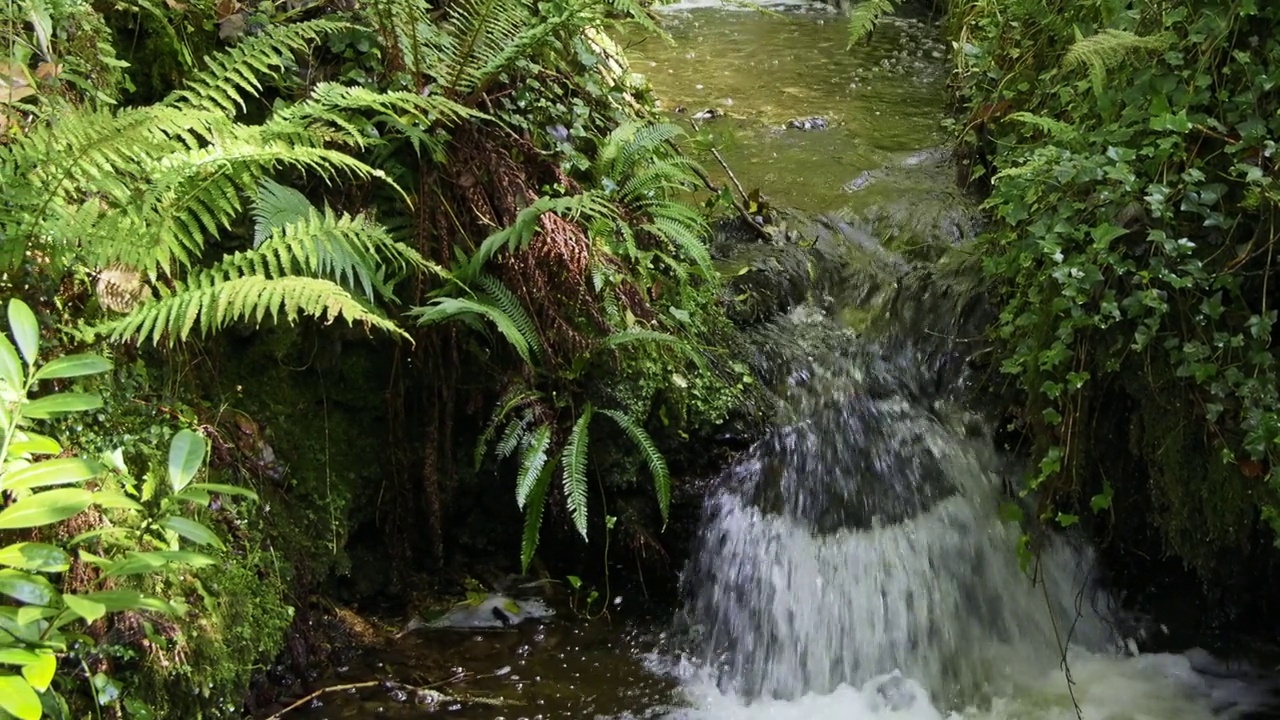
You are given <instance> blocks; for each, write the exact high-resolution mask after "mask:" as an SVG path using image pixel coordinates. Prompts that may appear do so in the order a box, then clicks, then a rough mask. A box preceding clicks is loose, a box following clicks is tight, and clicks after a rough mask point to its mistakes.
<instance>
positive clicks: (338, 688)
mask: <svg viewBox="0 0 1280 720" xmlns="http://www.w3.org/2000/svg"><path fill="white" fill-rule="evenodd" d="M381 684H382V681H381V680H369V681H368V682H358V683H348V684H346V685H332V686H330V687H324V688H320V689H319V690H316V691H315V692H313V693H311V694H310V695H307V696H305V697H303V698H302V699H301V700H298V701H297V702H295V703H294V704H292V705H290V706H289V707H287V708H285V709H283V710H281V711H280V712H278V713H276V714H274V715H272V716H270V717H268V718H266V719H265V720H280V718H282V717H284V715H285V713H288V712H291V711H293V710H297V709H298V708H300V707H302V706H303V705H306V704H307V703H309V702H311V701H312V700H315V699H316V698H318V697H320V696H321V695H324V694H326V693H334V692H346V691H347V690H359V689H361V688H370V687H378V686H379V685H381Z"/></svg>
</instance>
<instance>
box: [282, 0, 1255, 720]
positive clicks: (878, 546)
mask: <svg viewBox="0 0 1280 720" xmlns="http://www.w3.org/2000/svg"><path fill="white" fill-rule="evenodd" d="M712 5H715V3H714V2H713V0H682V2H681V3H679V4H677V5H675V6H673V7H671V8H668V9H667V11H666V12H667V13H668V18H669V27H670V29H671V32H672V35H673V36H674V37H675V39H676V44H675V45H674V46H668V45H664V44H662V43H659V42H655V41H644V42H640V43H638V44H632V45H631V46H630V47H629V54H630V56H631V59H632V63H633V69H635V70H637V71H640V72H644V73H645V74H647V75H648V76H649V78H650V79H651V82H652V84H653V86H654V89H655V91H656V92H657V94H658V96H659V97H660V98H661V100H662V102H663V104H664V106H665V107H666V108H667V109H668V110H669V111H671V117H672V118H673V119H675V120H677V121H679V122H682V123H686V126H687V121H688V118H689V116H690V114H692V113H695V112H699V111H701V110H704V109H707V108H718V109H720V110H722V111H724V113H725V115H724V116H723V117H719V118H717V119H714V120H709V121H706V122H704V123H702V126H703V129H704V131H706V132H707V133H709V134H710V136H711V138H712V139H713V140H714V141H715V143H716V144H717V146H718V147H720V148H721V151H722V154H723V157H724V158H725V160H726V162H727V163H728V165H729V166H730V168H732V170H733V172H734V174H735V175H736V176H737V177H738V179H739V180H740V181H741V182H742V183H743V184H744V185H745V186H746V188H747V189H753V188H761V189H762V190H763V191H764V192H765V193H766V195H768V196H769V197H770V199H771V200H772V201H773V202H774V203H775V204H776V205H779V206H787V207H796V208H801V209H808V210H814V211H829V210H837V209H845V210H850V209H851V210H855V211H866V210H868V209H869V208H873V207H880V208H886V207H889V208H893V207H896V208H899V209H900V210H899V211H898V216H899V218H898V219H899V220H900V221H908V222H909V221H910V220H911V219H912V216H913V215H917V216H918V215H921V214H928V213H925V212H924V211H923V210H922V209H921V208H923V207H925V206H926V205H927V204H929V203H932V204H935V205H940V206H943V207H946V208H952V207H955V203H954V202H952V201H950V200H948V198H947V193H948V192H949V190H948V189H947V170H946V168H945V166H939V167H938V168H937V169H936V171H930V172H927V173H925V181H924V182H919V178H920V176H919V175H918V174H916V175H911V174H909V173H908V174H900V173H896V171H895V170H894V169H895V168H902V167H903V166H904V165H905V166H914V165H916V164H917V163H915V162H914V160H913V158H914V157H916V155H915V153H917V152H918V151H919V150H921V149H924V148H931V147H936V146H939V145H942V144H945V142H946V140H947V135H946V133H945V132H944V131H943V129H942V120H943V119H944V117H945V113H944V99H945V79H946V73H947V68H946V65H945V60H944V59H943V58H942V56H943V55H944V54H945V52H946V51H945V48H944V46H943V45H942V43H941V40H940V38H939V37H938V35H937V33H936V31H935V30H934V29H932V28H931V27H930V26H929V25H928V24H927V23H924V22H905V23H890V24H887V25H886V26H885V27H884V28H883V29H882V31H880V32H878V33H877V34H876V36H875V37H874V38H873V40H872V42H871V43H870V44H869V45H868V46H867V47H861V48H858V49H856V50H855V51H853V52H845V28H844V26H843V23H842V22H841V21H840V19H839V18H838V17H836V16H834V15H832V14H830V13H825V12H818V11H815V10H813V8H812V7H810V8H809V10H810V11H809V12H800V13H788V14H783V15H776V14H761V13H758V12H754V11H751V10H743V9H741V8H725V7H722V6H721V7H710V6H712ZM778 6H786V7H793V8H794V7H797V5H796V4H795V3H788V2H785V1H780V2H779V3H778ZM676 107H683V108H684V109H685V110H686V112H684V113H676V112H674V109H675V108H676ZM811 116H822V117H824V118H826V119H827V120H828V121H829V123H830V127H829V128H828V129H826V130H821V131H812V132H803V131H798V130H786V129H783V127H782V126H783V125H784V124H785V122H786V121H787V120H788V119H791V118H797V117H800V118H803V117H811ZM701 159H702V161H703V162H704V165H705V166H706V167H707V168H708V170H710V171H711V172H712V173H713V174H714V175H716V176H717V177H719V178H720V179H721V180H723V179H724V171H723V170H722V169H720V168H719V167H718V165H717V163H716V161H715V160H714V158H712V157H711V156H710V155H709V154H705V153H704V154H703V155H701ZM868 172H870V173H874V174H875V175H874V178H875V180H876V181H875V182H871V183H869V184H866V186H865V187H863V188H861V189H858V190H856V191H853V192H850V191H847V190H845V189H844V188H843V186H844V185H846V184H847V183H849V182H850V181H851V180H853V179H855V178H857V177H859V176H860V175H861V174H862V173H868ZM903 209H905V210H903ZM932 222H933V221H932V220H931V221H930V223H932ZM934 224H935V225H936V223H934ZM807 312H809V313H817V312H818V311H816V310H814V309H808V310H807ZM832 320H833V321H836V322H838V321H839V318H833V319H832ZM795 355H796V354H791V355H789V357H793V356H795ZM799 355H801V356H803V353H800V354H799ZM781 370H782V372H780V374H779V377H789V378H790V381H789V382H788V383H784V384H783V387H781V388H780V392H779V396H780V406H779V430H778V431H777V432H776V433H774V434H773V435H771V436H770V437H768V438H766V439H765V440H764V441H762V442H761V443H760V444H759V445H758V446H757V447H756V448H755V449H754V450H753V451H751V452H750V453H748V454H746V456H744V457H743V458H742V460H741V461H740V462H739V463H738V464H737V465H736V466H735V467H733V468H731V469H730V470H729V471H728V472H727V474H726V476H725V477H724V478H723V479H722V481H721V483H720V485H719V488H720V489H719V490H718V491H717V492H716V493H714V494H713V495H712V496H711V497H710V498H709V499H708V501H707V502H708V504H707V509H706V519H705V520H704V527H703V531H702V533H703V534H702V542H701V544H700V546H699V548H698V550H697V554H696V555H695V557H694V558H693V559H692V561H691V563H690V566H689V569H688V571H687V573H686V581H687V594H688V598H689V600H688V604H687V606H686V607H685V608H684V609H683V611H682V612H681V620H680V622H678V623H677V624H676V626H677V627H676V629H675V630H672V629H671V627H670V626H669V625H668V624H667V623H666V622H665V621H663V622H657V623H643V624H640V625H627V626H621V625H614V624H610V623H609V622H606V621H594V622H584V621H579V620H576V619H574V618H573V617H572V615H571V613H567V612H564V611H563V610H564V609H563V608H562V612H561V615H560V616H558V618H557V619H556V620H555V621H553V622H552V623H550V624H549V625H546V626H532V625H528V626H521V627H519V628H516V629H514V630H511V631H505V632H485V633H477V632H471V633H468V632H455V631H419V632H415V633H412V634H409V635H407V636H405V637H403V638H401V639H398V640H396V641H395V642H393V643H391V644H390V645H388V646H387V647H386V648H385V649H383V650H381V651H379V652H377V653H373V654H370V655H369V656H368V657H366V658H364V660H363V661H362V663H361V664H359V665H358V666H353V667H350V668H330V669H329V674H328V675H327V676H326V677H324V678H321V679H320V680H319V681H318V683H317V686H326V685H327V686H333V685H340V684H345V683H353V682H358V681H368V680H370V679H390V680H394V681H395V682H398V683H404V684H408V685H416V686H422V685H428V684H436V683H440V682H441V681H443V680H445V679H448V678H455V679H454V680H451V681H449V682H446V683H443V684H439V685H437V689H439V690H442V691H444V692H446V693H450V694H451V695H454V696H455V697H456V698H457V699H455V700H448V701H445V702H442V703H438V704H431V705H422V704H417V703H415V702H414V701H413V698H412V697H406V696H405V695H403V694H401V693H398V692H396V690H395V688H392V687H361V688H356V689H353V690H351V691H341V692H335V693H330V694H325V695H323V696H322V697H321V698H320V701H319V702H318V703H316V704H314V705H313V706H311V707H307V708H301V709H299V710H296V711H294V712H293V713H291V716H297V717H301V718H311V719H312V720H320V719H322V718H324V719H327V720H336V719H337V718H366V717H368V718H375V717H376V718H419V717H437V716H443V717H458V718H469V719H472V720H516V719H517V718H522V719H527V720H532V719H534V718H538V719H541V720H552V719H563V720H584V719H594V718H604V719H617V720H640V719H642V718H644V719H647V720H660V719H661V720H872V719H876V720H880V719H883V720H889V719H901V720H942V719H943V718H947V719H949V720H950V719H952V718H966V719H971V720H1072V719H1074V718H1078V717H1079V718H1085V719H1087V720H1213V719H1215V718H1224V719H1225V718H1239V717H1245V716H1249V717H1262V716H1265V715H1260V714H1258V713H1259V712H1262V711H1260V710H1259V709H1260V708H1264V707H1266V706H1268V705H1269V704H1270V702H1271V701H1270V700H1269V695H1270V693H1269V690H1268V682H1267V681H1266V680H1263V679H1260V678H1259V677H1258V676H1257V675H1256V674H1253V673H1252V672H1251V671H1248V670H1246V669H1242V668H1226V667H1224V666H1223V665H1222V664H1220V663H1218V662H1217V661H1215V660H1214V659H1213V658H1211V657H1209V656H1207V655H1206V654H1204V653H1198V652H1192V653H1187V654H1180V655H1173V654H1148V655H1143V654H1134V653H1132V652H1131V651H1130V650H1129V649H1128V648H1131V647H1132V646H1128V647H1127V646H1126V640H1127V639H1126V638H1124V637H1121V636H1119V635H1117V634H1116V633H1115V632H1114V631H1113V630H1112V624H1111V623H1110V620H1111V618H1110V612H1111V611H1110V606H1111V602H1110V599H1109V598H1108V597H1107V595H1106V594H1105V592H1103V591H1102V590H1101V589H1099V588H1096V587H1093V586H1092V584H1091V583H1090V575H1091V571H1092V569H1093V568H1092V558H1091V556H1090V553H1089V552H1088V549H1087V548H1085V547H1080V546H1078V545H1073V544H1072V543H1070V542H1067V541H1063V540H1059V541H1054V542H1053V543H1051V545H1050V547H1049V549H1048V550H1046V552H1045V553H1044V554H1043V556H1042V558H1043V560H1042V563H1041V565H1040V566H1039V567H1038V568H1037V572H1036V575H1037V577H1038V578H1039V580H1040V582H1039V583H1032V582H1031V581H1030V579H1029V578H1028V576H1027V574H1026V573H1024V571H1023V570H1022V568H1020V567H1019V565H1018V562H1017V559H1016V554H1015V551H1014V547H1015V543H1016V540H1017V536H1018V534H1019V531H1018V529H1017V528H1016V527H1013V526H1011V525H1008V524H1002V523H1001V522H1000V521H999V519H998V512H997V504H998V502H999V498H1000V495H1001V492H1000V487H1001V482H1002V475H1001V473H1002V469H1003V465H1002V462H1001V458H999V457H998V456H997V455H996V453H995V452H994V450H993V449H992V446H991V442H990V440H989V437H988V435H987V432H986V430H985V429H984V428H983V427H982V426H981V423H977V422H975V421H974V419H973V418H972V417H969V416H968V415H967V414H966V413H965V412H964V410H963V408H962V407H960V406H959V405H958V404H957V403H955V402H953V401H952V400H951V399H950V397H949V394H948V392H947V387H946V386H945V384H943V385H939V383H938V382H937V379H936V378H933V377H932V376H931V373H932V370H930V364H929V363H928V362H924V361H923V360H922V358H921V356H920V355H918V354H916V353H915V351H913V350H912V349H911V348H909V347H906V346H901V345H895V344H893V343H889V344H886V345H883V346H878V347H877V346H867V347H863V348H852V349H850V351H849V352H846V353H836V354H835V355H828V356H826V357H819V358H812V362H811V363H810V364H809V365H806V366H803V367H788V368H783V369H781ZM961 380H963V378H962V379H961ZM623 600H624V602H623V612H625V606H626V599H625V598H624V599H623ZM618 614H621V613H618ZM1064 647H1065V650H1064ZM469 698H470V699H474V698H488V699H501V700H504V701H505V702H506V703H507V704H505V705H501V706H492V705H486V704H480V703H476V702H471V701H469V700H468V699H469ZM1251 713H1253V714H1251Z"/></svg>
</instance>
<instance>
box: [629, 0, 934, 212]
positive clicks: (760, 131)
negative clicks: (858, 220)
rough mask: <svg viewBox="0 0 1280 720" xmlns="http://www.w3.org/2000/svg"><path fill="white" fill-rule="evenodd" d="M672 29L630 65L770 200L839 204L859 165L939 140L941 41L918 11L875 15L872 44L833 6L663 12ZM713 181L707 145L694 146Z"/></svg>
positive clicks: (823, 206) (900, 156)
mask: <svg viewBox="0 0 1280 720" xmlns="http://www.w3.org/2000/svg"><path fill="white" fill-rule="evenodd" d="M665 17H666V20H667V22H666V26H667V28H668V30H669V31H670V32H671V35H672V37H673V38H674V39H675V44H674V45H669V44H667V43H664V42H662V41H661V40H656V39H646V40H643V41H641V42H636V43H631V44H630V45H629V49H628V53H627V54H628V57H629V58H630V59H631V63H632V69H633V70H635V71H636V72H639V73H643V74H644V75H645V76H646V77H648V79H649V81H650V83H651V84H652V85H653V88H654V90H655V92H656V94H657V96H658V98H659V100H660V101H661V103H662V105H663V107H664V109H666V110H667V111H673V110H675V109H676V108H677V107H680V108H684V109H685V110H686V112H685V113H683V114H676V113H674V112H670V117H671V118H672V119H674V120H677V121H678V122H680V123H681V124H682V125H683V126H684V128H685V129H686V130H690V129H691V128H690V125H689V122H688V120H689V118H690V116H691V115H692V114H694V113H697V112H700V111H702V110H706V109H717V110H721V111H723V112H724V113H725V115H724V116H723V117H720V118H717V119H715V120H709V121H706V122H703V123H701V125H702V127H703V130H705V131H707V132H709V133H711V134H712V136H713V137H714V139H715V144H716V145H717V146H718V147H720V149H721V153H722V155H723V156H724V158H725V160H726V161H727V162H728V164H729V166H730V168H731V169H732V170H733V172H734V174H735V175H736V176H737V177H738V179H739V180H741V182H742V184H743V185H744V186H745V187H746V189H747V190H751V189H753V188H759V189H761V190H762V191H763V192H764V193H765V194H766V195H767V196H769V198H770V199H771V200H772V201H773V202H774V204H775V205H779V206H786V207H796V208H801V209H808V210H829V209H834V208H838V207H841V206H843V205H845V204H846V203H848V202H849V201H850V200H851V199H855V197H856V196H851V195H850V194H849V193H847V192H845V191H844V190H842V189H841V188H842V186H844V185H845V184H847V183H849V182H850V181H851V180H853V179H854V178H855V177H857V176H858V175H859V174H860V173H862V172H865V171H872V170H876V169H878V168H881V167H883V166H886V165H896V164H898V163H900V162H902V161H903V160H905V159H907V158H908V157H909V156H910V155H911V153H913V152H914V151H917V150H919V149H920V148H924V147H930V146H935V145H939V144H943V143H945V142H946V140H947V138H948V135H947V133H946V132H945V131H944V130H943V128H942V125H941V123H942V121H943V119H944V118H945V108H944V104H943V100H944V98H945V97H946V93H945V81H946V77H947V66H946V59H945V56H946V47H945V45H944V44H943V42H942V40H941V37H940V36H939V34H938V32H937V30H936V28H933V27H931V26H929V25H926V24H925V23H923V22H919V21H895V22H886V23H884V24H882V26H881V29H880V30H878V31H877V32H876V34H875V35H874V36H873V38H872V40H871V42H870V43H868V44H866V45H863V46H859V47H856V48H854V49H853V50H846V45H847V39H848V38H847V32H848V31H847V28H846V26H845V24H844V21H843V19H842V18H840V17H838V16H835V15H832V14H830V13H818V12H811V13H794V14H786V15H781V16H778V15H764V14H760V13H757V12H751V11H743V10H693V11H685V12H669V13H667V14H666V15H665ZM808 117H822V118H825V119H826V120H827V121H828V124H829V127H828V128H827V129H825V130H812V131H803V130H795V129H785V128H784V125H785V123H786V122H787V120H789V119H794V118H808ZM699 159H700V160H701V161H702V162H703V164H704V166H705V167H706V168H707V169H708V170H709V171H711V172H712V173H713V174H714V175H715V176H716V177H717V179H718V180H720V179H722V178H723V177H724V173H723V171H722V170H721V169H720V167H719V165H718V164H717V163H716V161H715V160H714V159H713V158H711V157H710V155H704V156H700V157H699Z"/></svg>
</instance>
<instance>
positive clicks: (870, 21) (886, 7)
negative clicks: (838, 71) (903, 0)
mask: <svg viewBox="0 0 1280 720" xmlns="http://www.w3.org/2000/svg"><path fill="white" fill-rule="evenodd" d="M896 9H897V7H896V3H895V1H894V0H859V2H858V4H856V5H854V6H853V8H852V9H850V10H849V47H853V46H854V45H857V44H858V43H860V42H862V41H863V40H866V39H867V38H869V37H871V33H872V32H874V31H875V29H876V25H877V24H878V23H879V22H880V19H881V18H883V17H884V16H886V15H889V14H892V13H893V11H894V10H896Z"/></svg>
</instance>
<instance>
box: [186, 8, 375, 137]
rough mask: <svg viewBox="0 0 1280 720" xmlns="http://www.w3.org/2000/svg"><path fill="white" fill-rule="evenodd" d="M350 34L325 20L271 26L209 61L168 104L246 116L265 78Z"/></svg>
mask: <svg viewBox="0 0 1280 720" xmlns="http://www.w3.org/2000/svg"><path fill="white" fill-rule="evenodd" d="M352 28H353V26H352V25H350V24H349V23H344V22H337V21H334V20H325V19H317V20H306V21H303V22H294V23H278V24H273V25H271V26H270V28H269V29H268V30H267V31H266V32H264V33H262V34H261V35H257V36H255V37H251V38H248V39H246V40H243V41H241V42H240V43H239V44H237V45H236V46H235V47H233V48H231V49H230V50H225V51H223V52H219V53H215V54H212V55H209V56H208V58H209V66H208V67H207V68H205V69H204V70H201V71H199V72H197V73H195V74H194V75H192V76H191V79H190V80H188V81H187V87H185V88H183V89H181V90H176V91H174V92H173V93H172V94H170V95H169V97H167V98H165V104H166V105H169V106H171V107H177V108H181V109H184V110H204V111H217V112H221V113H224V114H226V115H228V116H234V115H235V114H236V113H237V112H239V111H243V110H244V108H245V101H244V98H245V97H246V96H250V97H259V96H260V95H261V94H262V89H263V86H262V78H264V77H274V76H277V75H279V74H280V70H281V69H284V68H288V67H289V66H291V65H293V63H294V56H295V55H296V54H297V53H300V52H302V51H304V50H308V49H310V48H312V47H314V46H315V45H317V44H319V43H320V42H321V41H322V40H323V39H324V38H325V37H327V36H329V35H332V34H334V33H337V32H341V31H343V30H350V29H352Z"/></svg>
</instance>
